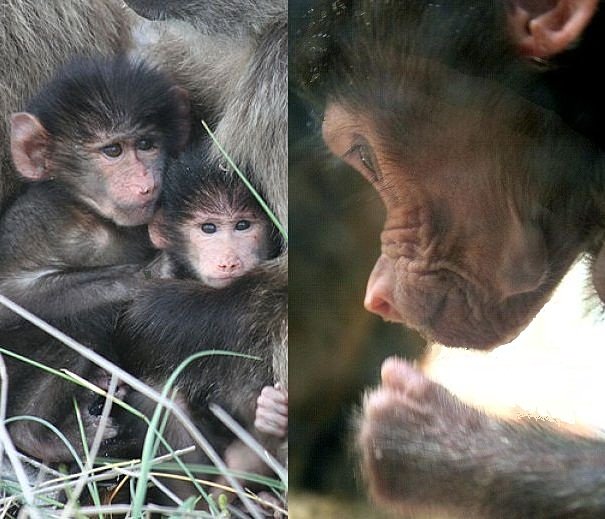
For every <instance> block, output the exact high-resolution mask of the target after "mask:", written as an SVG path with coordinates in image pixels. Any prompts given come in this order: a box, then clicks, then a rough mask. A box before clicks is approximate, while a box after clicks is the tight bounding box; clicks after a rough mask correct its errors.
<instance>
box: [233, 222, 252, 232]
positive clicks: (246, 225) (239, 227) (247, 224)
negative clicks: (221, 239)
mask: <svg viewBox="0 0 605 519" xmlns="http://www.w3.org/2000/svg"><path fill="white" fill-rule="evenodd" d="M249 228H250V220H240V221H239V222H237V223H236V224H235V230H236V231H245V230H246V229H249Z"/></svg>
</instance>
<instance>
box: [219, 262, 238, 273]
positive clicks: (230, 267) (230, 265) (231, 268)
mask: <svg viewBox="0 0 605 519" xmlns="http://www.w3.org/2000/svg"><path fill="white" fill-rule="evenodd" d="M241 266H242V264H241V262H240V261H239V260H227V261H223V262H222V263H219V265H218V268H219V269H220V270H221V271H223V272H226V273H229V274H231V273H233V272H236V271H238V270H239V269H240V268H241Z"/></svg>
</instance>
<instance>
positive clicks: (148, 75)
mask: <svg viewBox="0 0 605 519" xmlns="http://www.w3.org/2000/svg"><path fill="white" fill-rule="evenodd" d="M26 111H27V112H30V113H32V114H33V115H35V116H36V117H37V118H38V119H39V120H40V122H41V123H42V125H43V126H44V128H45V129H46V131H47V132H48V133H49V134H50V135H51V137H53V138H54V139H58V140H64V141H68V142H87V141H91V140H95V139H96V138H98V137H99V136H100V135H103V134H105V133H110V134H115V133H125V134H131V133H133V132H137V131H149V130H155V131H156V132H157V133H159V134H160V135H162V137H163V144H164V147H165V149H166V151H167V152H168V153H170V154H171V155H173V156H176V155H177V154H178V152H179V151H180V150H181V149H182V147H183V143H184V142H186V141H187V138H188V134H189V124H190V121H189V113H188V102H187V101H186V99H185V100H184V97H183V90H182V89H180V88H179V87H177V86H176V84H175V83H174V82H173V81H172V80H171V79H170V78H169V77H168V76H166V75H165V74H164V73H163V72H161V71H160V70H158V69H157V68H156V67H154V66H152V65H151V64H149V63H147V62H145V61H143V60H141V59H132V58H129V57H127V56H126V55H123V54H119V55H115V56H103V55H99V56H96V57H76V58H75V59H73V60H72V61H70V62H69V63H67V64H65V65H64V66H62V67H61V68H60V69H59V70H58V71H57V73H56V74H55V76H54V77H53V79H51V80H50V81H49V82H48V83H47V84H46V85H45V86H43V87H42V88H41V89H40V91H39V93H38V94H37V95H36V96H34V97H33V98H32V99H31V100H30V101H29V103H28V104H27V106H26ZM185 112H186V113H185ZM184 118H185V119H186V120H185V121H184Z"/></svg>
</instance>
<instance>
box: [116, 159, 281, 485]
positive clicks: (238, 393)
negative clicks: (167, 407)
mask: <svg viewBox="0 0 605 519" xmlns="http://www.w3.org/2000/svg"><path fill="white" fill-rule="evenodd" d="M255 206H256V202H255V201H254V200H253V199H252V197H251V194H250V192H249V191H248V190H247V188H246V187H245V186H244V185H243V184H242V182H241V181H240V180H239V178H237V177H234V176H231V175H230V174H226V173H224V172H221V171H217V168H216V166H214V167H213V166H211V164H210V163H209V162H208V160H207V159H206V158H205V154H204V152H203V150H202V149H199V148H198V149H194V150H192V151H191V152H189V153H186V154H185V155H184V157H182V158H181V159H180V160H178V161H175V162H174V163H173V164H172V165H171V168H170V173H169V174H168V176H167V184H166V189H165V190H164V193H163V197H162V209H163V212H164V223H163V232H164V233H165V234H166V236H168V237H169V238H170V243H171V245H170V247H169V249H168V250H166V251H163V252H162V253H161V257H160V258H159V260H158V261H160V262H161V263H162V269H163V271H162V273H161V275H162V276H164V277H165V276H168V277H176V278H179V279H158V280H154V281H148V282H146V283H144V284H143V285H142V287H141V288H140V289H139V290H138V291H137V293H136V296H135V297H134V300H133V302H132V303H131V304H130V305H129V307H128V310H127V312H126V313H125V315H124V316H123V317H122V318H121V320H120V326H119V327H118V332H117V345H118V351H120V352H121V353H120V364H121V365H122V366H123V367H124V368H125V369H127V370H128V371H130V372H132V373H133V374H134V375H136V376H137V377H139V378H141V379H142V380H143V381H145V382H146V383H148V384H150V385H151V386H154V387H156V388H158V389H160V388H161V387H163V386H164V384H165V383H166V381H167V378H168V375H169V374H170V373H172V372H173V371H174V370H175V369H176V367H177V366H178V365H179V364H180V363H181V362H183V361H184V360H185V359H186V358H187V357H189V356H190V355H192V354H194V353H197V352H200V351H205V350H211V349H220V350H227V351H229V352H235V353H242V354H245V355H252V356H255V357H258V359H254V360H253V359H243V358H238V357H233V356H209V357H206V358H203V359H201V360H198V361H195V362H193V363H192V364H191V365H190V366H189V367H188V368H187V369H186V370H185V371H184V373H183V374H182V375H181V377H180V378H179V379H178V380H177V384H176V386H177V387H178V390H179V391H178V396H177V401H179V402H181V405H184V407H185V408H186V409H187V411H188V412H189V413H190V414H191V415H192V417H193V418H194V420H195V422H196V425H198V427H199V428H200V430H201V431H202V432H203V433H204V435H205V436H206V437H207V438H209V439H210V440H211V443H212V445H213V446H214V447H215V448H217V449H218V450H219V452H223V451H224V450H225V449H226V448H227V446H228V445H229V444H230V443H231V442H232V441H233V437H232V435H231V434H230V433H229V432H228V431H227V430H226V429H224V428H223V427H222V426H221V425H220V423H219V422H218V421H217V420H216V419H215V418H214V416H213V415H212V414H211V413H210V411H209V408H208V404H209V403H217V404H219V405H220V406H221V407H223V408H224V409H226V410H227V412H229V413H230V414H231V415H232V416H233V417H235V418H236V419H237V420H238V421H239V422H240V423H242V424H243V425H244V426H245V427H246V428H247V429H249V430H251V431H253V430H254V427H253V424H254V418H255V410H256V399H257V398H258V396H259V394H260V392H261V390H262V388H263V387H265V386H267V385H272V384H273V381H274V376H275V374H274V365H273V364H274V360H273V359H274V352H275V350H276V349H280V348H281V349H283V348H284V344H285V336H286V322H287V283H285V282H284V279H285V275H284V274H285V273H284V271H283V264H281V263H280V262H271V261H269V262H266V263H265V265H264V266H262V267H259V268H257V269H256V270H254V271H252V272H250V273H246V274H245V275H243V276H242V277H240V278H238V279H236V280H234V281H233V282H232V283H231V284H229V285H228V286H227V287H224V288H221V289H215V288H211V287H208V286H206V285H204V284H203V283H200V282H199V281H198V280H197V279H196V277H195V270H193V267H192V266H191V265H190V260H189V258H188V257H187V256H186V254H184V248H185V243H186V240H187V236H186V235H185V234H183V233H182V231H181V228H182V226H183V225H184V224H185V223H186V222H187V221H188V218H190V217H191V214H192V213H193V212H194V211H196V210H200V209H202V210H222V211H225V212H229V211H231V210H233V209H234V208H252V207H255ZM256 209H257V211H260V209H259V208H256ZM278 250H279V241H277V242H276V245H275V246H274V255H275V254H277V252H278ZM152 272H153V271H152ZM175 315H178V316H179V318H178V319H175ZM166 352H170V354H169V355H167V354H166ZM143 358H145V359H148V360H147V361H146V362H141V360H142V359H143ZM129 400H130V401H131V402H132V403H133V404H134V405H135V406H138V407H139V408H140V409H141V410H142V411H143V412H145V413H147V414H151V413H152V411H153V409H154V408H155V404H153V403H152V402H150V401H149V400H147V399H145V398H144V397H142V396H140V395H138V394H136V393H135V394H131V395H129ZM141 434H143V431H141ZM261 436H262V438H261V439H262V440H265V443H267V445H268V446H272V447H273V448H276V447H277V445H272V444H273V443H276V442H273V441H272V440H269V439H268V438H264V436H263V435H261ZM166 438H167V439H168V440H169V441H170V442H171V444H172V447H173V448H183V447H185V446H187V445H189V444H191V442H192V440H191V439H190V438H189V435H188V434H187V433H186V432H185V431H184V430H183V429H182V427H181V426H180V424H178V423H177V422H176V421H171V422H169V424H168V427H167V430H166ZM186 460H187V461H189V462H193V463H206V462H208V459H207V458H206V457H205V456H204V454H203V453H201V452H200V451H199V449H198V452H196V453H195V454H192V455H189V456H187V457H186ZM190 491H191V489H190V488H189V487H187V486H185V488H184V489H182V490H180V492H182V493H183V494H184V495H187V494H188V493H189V492H190Z"/></svg>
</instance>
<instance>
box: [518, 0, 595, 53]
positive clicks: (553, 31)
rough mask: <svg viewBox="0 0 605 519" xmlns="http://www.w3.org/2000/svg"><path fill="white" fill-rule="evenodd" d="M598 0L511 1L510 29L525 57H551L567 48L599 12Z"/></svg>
mask: <svg viewBox="0 0 605 519" xmlns="http://www.w3.org/2000/svg"><path fill="white" fill-rule="evenodd" d="M598 3H599V0H509V5H510V10H509V16H508V23H509V27H510V30H511V33H512V36H513V40H514V43H515V46H516V47H517V48H518V49H519V52H520V53H521V54H523V55H525V56H533V57H536V58H549V57H551V56H554V55H555V54H558V53H559V52H562V51H564V50H565V49H567V48H568V47H569V46H570V45H571V44H572V43H573V42H574V41H576V40H577V39H578V38H580V36H581V35H582V32H583V31H584V29H585V28H586V26H587V25H588V23H589V22H590V20H591V19H592V17H593V15H594V13H595V12H596V10H597V7H598Z"/></svg>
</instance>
